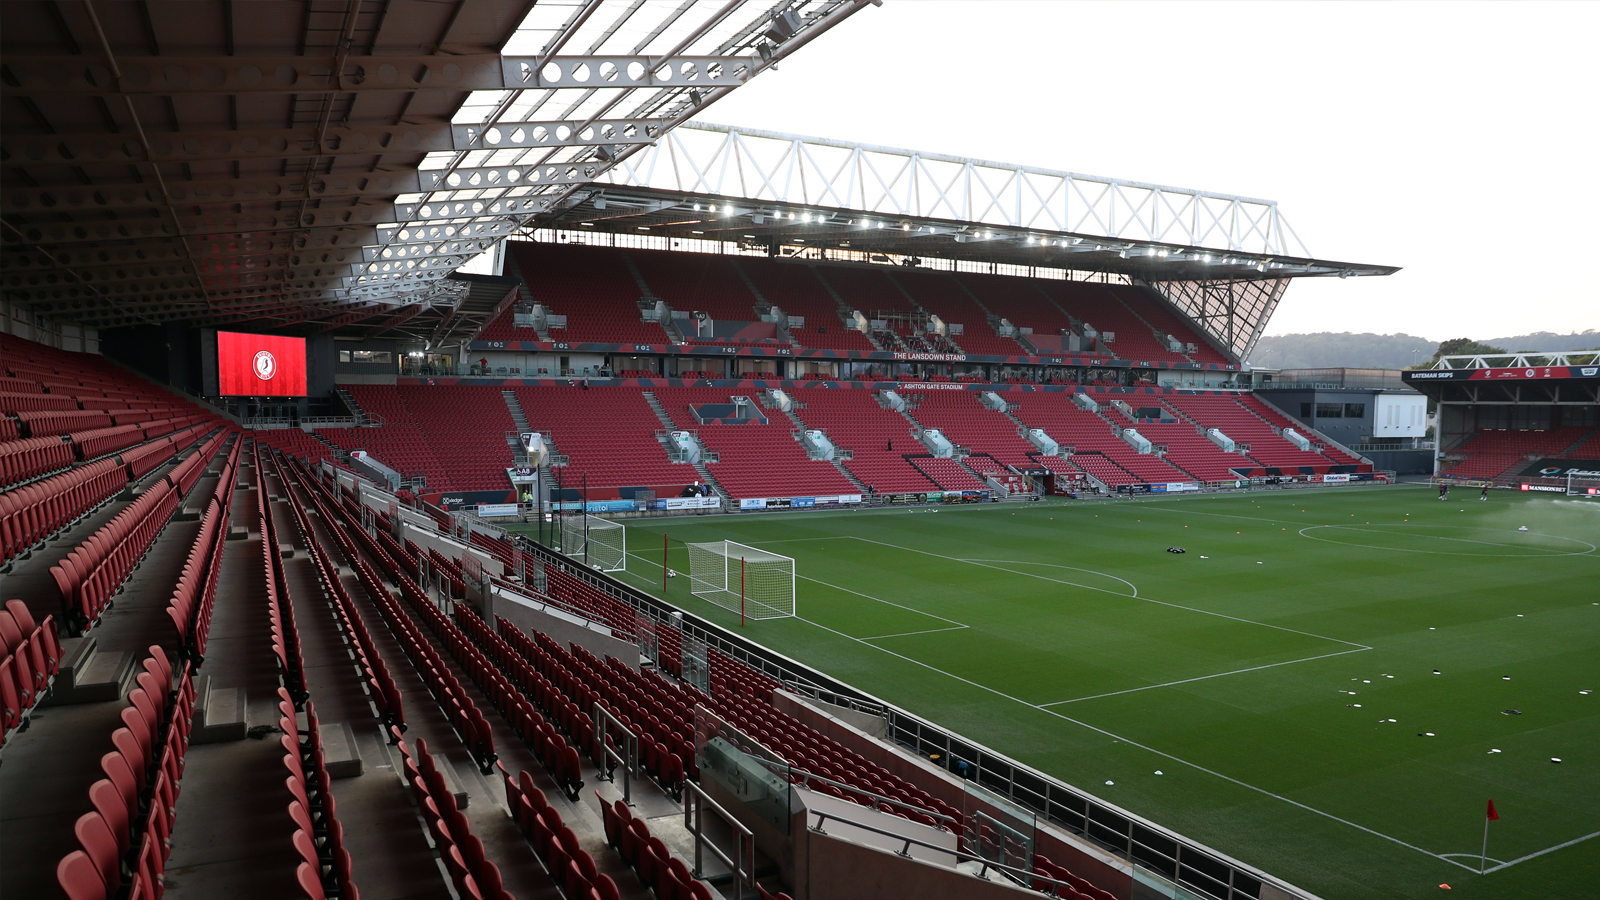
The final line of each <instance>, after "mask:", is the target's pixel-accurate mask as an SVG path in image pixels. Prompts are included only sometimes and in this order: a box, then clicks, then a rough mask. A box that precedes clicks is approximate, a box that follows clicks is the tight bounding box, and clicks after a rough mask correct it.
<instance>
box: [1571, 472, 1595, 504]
mask: <svg viewBox="0 0 1600 900" xmlns="http://www.w3.org/2000/svg"><path fill="white" fill-rule="evenodd" d="M1567 496H1568V497H1592V498H1595V499H1600V477H1596V476H1594V475H1568V476H1567Z"/></svg>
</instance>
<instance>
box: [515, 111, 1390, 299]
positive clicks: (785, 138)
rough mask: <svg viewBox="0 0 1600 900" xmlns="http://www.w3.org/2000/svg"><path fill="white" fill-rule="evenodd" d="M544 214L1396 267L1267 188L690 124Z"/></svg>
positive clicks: (996, 253)
mask: <svg viewBox="0 0 1600 900" xmlns="http://www.w3.org/2000/svg"><path fill="white" fill-rule="evenodd" d="M598 182H599V183H596V184H593V185H590V186H589V187H587V188H585V189H583V190H581V191H577V192H574V193H573V194H572V195H571V197H570V198H568V201H567V202H568V203H570V204H572V205H571V207H570V208H569V209H566V210H564V211H562V212H560V213H558V214H556V215H555V216H554V217H552V218H550V219H547V220H546V222H547V223H548V224H552V225H554V226H556V227H566V228H572V229H574V230H577V229H579V228H593V229H594V230H597V231H618V232H627V233H638V232H640V231H648V232H650V233H654V234H670V235H672V236H674V237H683V238H706V239H722V240H732V241H735V242H740V241H755V242H758V243H767V242H770V241H776V242H778V243H779V244H780V245H788V246H818V245H820V246H823V247H830V248H844V249H850V250H856V251H869V252H879V253H886V254H887V253H892V254H897V255H901V256H913V257H915V256H923V257H944V258H951V259H969V260H977V261H982V262H995V263H1002V264H1011V265H1018V266H1051V267H1058V268H1064V269H1078V270H1088V271H1097V272H1119V273H1123V274H1127V275H1130V276H1133V277H1136V278H1140V279H1142V280H1147V281H1205V280H1217V279H1235V278H1239V279H1260V280H1267V279H1279V278H1297V277H1315V276H1340V277H1348V276H1352V275H1356V276H1362V275H1389V274H1392V273H1394V272H1396V271H1399V270H1398V268H1396V267H1394V266H1379V265H1371V264H1364V263H1350V262H1337V261H1332V260H1323V259H1317V258H1314V257H1313V256H1312V254H1311V252H1310V251H1309V250H1308V249H1306V247H1305V245H1304V244H1303V243H1302V242H1301V240H1300V238H1299V236H1298V235H1297V234H1295V232H1294V229H1293V228H1292V227H1291V226H1290V225H1289V223H1288V221H1287V219H1286V218H1285V217H1284V215H1283V213H1282V211H1281V210H1280V209H1279V207H1278V204H1277V203H1276V202H1275V201H1272V200H1260V199H1256V198H1252V197H1240V196H1234V195H1231V194H1219V193H1215V192H1210V191H1199V190H1191V189H1188V188H1176V187H1169V186H1165V185H1157V184H1147V183H1144V182H1137V181H1128V180H1125V179H1117V178H1104V177H1100V176H1093V175H1081V174H1077V173H1074V172H1064V171H1058V170H1052V169H1042V168H1037V167H1031V166H1023V165H1017V164H1013V163H1000V162H992V161H989V160H980V159H969V158H965V157H958V156H949V155H946V154H940V153H928V152H923V151H918V150H903V149H896V148H891V147H878V146H872V145H867V144H853V143H848V142H842V141H835V140H828V139H825V138H816V137H805V136H801V135H793V134H781V133H776V132H769V131H758V130H753V129H744V128H737V127H733V126H728V125H713V124H709V123H704V122H690V123H688V124H686V125H683V126H681V127H679V128H678V129H676V130H674V131H673V132H672V133H671V134H669V135H667V136H665V138H664V139H663V140H661V141H659V142H657V143H656V144H654V145H652V146H651V147H649V148H646V149H645V150H643V151H642V152H640V153H639V154H637V155H635V156H634V158H632V159H629V160H626V161H624V162H623V163H622V164H621V165H619V166H616V167H615V168H613V169H611V170H610V171H608V172H606V173H605V174H604V175H603V176H601V177H600V178H599V179H598Z"/></svg>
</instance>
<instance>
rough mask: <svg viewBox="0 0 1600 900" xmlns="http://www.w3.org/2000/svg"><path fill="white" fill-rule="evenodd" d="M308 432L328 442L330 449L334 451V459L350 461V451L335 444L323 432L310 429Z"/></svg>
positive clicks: (323, 441)
mask: <svg viewBox="0 0 1600 900" xmlns="http://www.w3.org/2000/svg"><path fill="white" fill-rule="evenodd" d="M306 433H307V434H309V435H311V436H312V437H314V438H316V439H317V440H319V441H321V442H322V443H323V444H326V445H327V447H328V449H329V450H330V451H332V452H333V458H334V459H337V460H340V461H341V462H349V461H350V451H348V450H346V449H344V448H343V447H340V446H339V445H338V444H335V443H334V442H333V441H330V440H328V439H327V438H325V437H323V436H322V433H321V432H317V431H308V432H306Z"/></svg>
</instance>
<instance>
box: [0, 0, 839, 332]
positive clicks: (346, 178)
mask: <svg viewBox="0 0 1600 900" xmlns="http://www.w3.org/2000/svg"><path fill="white" fill-rule="evenodd" d="M868 2H870V0H799V2H792V0H757V2H745V0H728V2H723V0H685V2H681V3H671V4H668V3H647V2H642V0H586V2H579V3H567V4H557V3H548V2H546V3H538V4H535V3H534V2H533V0H456V2H451V3H440V2H424V0H385V2H375V0H309V2H299V0H296V2H289V0H257V2H250V3H233V2H229V0H194V2H135V0H87V2H84V3H81V4H80V3H70V4H66V3H55V2H48V0H11V2H7V3H4V4H0V16H3V26H4V27H3V34H0V53H3V56H4V59H3V63H4V70H3V72H0V123H3V124H0V168H3V174H0V178H3V181H0V185H3V188H4V202H3V204H0V213H3V217H4V225H3V227H0V240H3V253H0V284H3V285H4V289H5V292H6V296H7V298H8V299H10V300H11V301H13V302H15V303H18V304H19V305H21V306H24V307H26V308H29V309H31V310H33V311H34V312H35V313H37V314H39V315H42V316H45V317H49V318H57V319H61V320H65V321H70V322H76V323H79V324H83V325H86V326H90V327H107V326H115V325H127V324H139V323H159V322H164V321H185V322H203V323H207V324H218V325H222V324H239V323H242V322H254V323H257V324H258V325H265V326H283V325H288V324H293V323H303V324H302V328H305V327H310V328H313V329H314V328H316V327H317V326H321V327H323V328H324V329H331V328H339V327H344V326H349V325H353V324H355V323H357V322H366V323H367V324H371V323H372V322H380V323H381V322H387V321H390V320H392V319H394V318H395V317H397V316H402V315H405V316H407V318H408V319H412V320H414V321H413V322H412V325H413V326H416V325H420V326H423V328H424V330H428V329H433V328H435V327H437V326H438V325H442V324H444V323H436V322H435V321H434V320H437V319H439V318H440V316H442V315H444V314H445V313H443V312H442V310H446V309H453V308H455V307H458V306H459V304H458V303H456V302H455V301H454V299H453V298H452V297H435V296H434V294H435V292H436V291H437V290H443V288H442V287H441V286H440V285H439V284H438V280H439V279H440V278H442V277H443V276H445V275H448V274H449V273H451V272H453V271H454V270H455V269H456V268H457V267H459V266H460V265H461V264H462V263H464V262H466V261H467V260H468V259H470V258H472V257H473V256H475V255H476V254H478V253H480V252H482V251H483V250H484V249H486V248H488V247H490V246H492V245H493V244H494V243H495V242H497V241H499V240H502V239H503V238H504V237H505V236H506V235H508V234H510V233H512V232H513V231H515V230H516V229H517V228H518V227H519V226H520V225H521V224H522V223H523V222H525V221H527V220H528V219H530V218H531V217H534V216H536V215H538V214H539V213H540V212H541V211H543V210H546V209H549V208H556V205H558V204H559V203H560V202H561V200H562V198H564V197H566V196H567V195H568V194H570V193H571V192H573V191H574V190H576V189H577V188H578V187H579V186H580V185H582V184H584V183H587V182H589V181H592V180H593V179H595V178H597V177H601V176H603V175H604V173H605V172H606V170H607V169H608V168H609V167H611V166H613V165H615V164H616V163H617V162H618V161H619V160H623V159H626V158H628V156H630V155H631V154H633V153H635V152H637V151H638V150H639V149H640V148H641V147H643V146H645V145H647V144H649V143H651V142H654V141H656V140H658V139H659V138H660V137H661V136H662V135H663V134H666V133H668V132H670V131H671V129H672V128H674V127H675V126H677V125H678V124H679V123H681V122H683V121H685V120H686V119H688V118H689V117H691V116H692V115H694V114H695V113H697V112H698V111H700V110H702V109H704V108H705V107H706V106H707V105H709V104H710V103H713V102H715V101H716V100H717V99H718V98H720V97H722V96H724V95H726V94H727V93H728V92H729V91H732V90H734V89H735V88H737V87H739V86H740V85H742V84H744V83H745V82H746V81H748V80H749V79H750V78H752V77H754V76H756V75H758V74H760V73H761V72H762V71H765V70H766V69H768V68H770V67H771V66H773V65H774V64H776V63H777V62H779V61H781V60H782V59H784V58H785V57H787V56H788V55H789V54H791V53H793V52H795V51H797V50H798V49H800V48H801V47H803V46H805V44H807V43H808V42H809V41H811V40H812V39H813V38H815V37H817V36H818V35H820V34H822V33H823V32H825V31H827V30H828V29H829V28H831V27H833V26H834V25H836V24H838V23H839V22H840V21H842V20H843V19H844V18H845V17H847V16H849V15H851V14H852V13H854V12H856V11H857V10H859V9H860V8H862V7H863V6H864V5H866V4H867V3H868ZM436 300H437V301H439V302H436Z"/></svg>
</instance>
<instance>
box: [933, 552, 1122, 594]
mask: <svg viewBox="0 0 1600 900" xmlns="http://www.w3.org/2000/svg"><path fill="white" fill-rule="evenodd" d="M956 561H957V562H964V563H1008V564H1010V565H1013V566H1048V567H1050V568H1052V569H1071V570H1072V571H1074V572H1088V573H1089V574H1090V575H1099V576H1100V577H1101V578H1109V579H1111V580H1112V581H1120V582H1122V583H1123V584H1125V585H1127V586H1128V589H1129V590H1131V591H1133V593H1131V594H1125V595H1124V596H1127V597H1132V598H1134V599H1136V600H1138V599H1143V598H1141V597H1140V596H1139V587H1138V585H1136V584H1134V583H1133V582H1131V581H1129V580H1128V579H1126V578H1118V577H1117V576H1115V575H1107V574H1106V573H1104V572H1097V571H1095V570H1094V569H1085V568H1082V567H1081V566H1063V565H1060V564H1058V563H1046V562H1029V561H1027V560H1022V559H959V560H956ZM1006 571H1008V572H1009V571H1011V570H1010V569H1007V570H1006ZM1016 574H1018V575H1026V574H1027V573H1026V572H1017V573H1016ZM1063 583H1065V584H1076V585H1077V586H1078V587H1087V585H1081V584H1077V582H1075V581H1068V582H1063ZM1111 593H1113V594H1114V593H1116V591H1112V592H1111Z"/></svg>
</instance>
